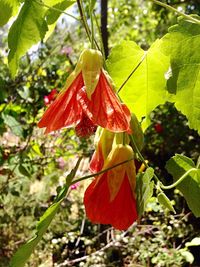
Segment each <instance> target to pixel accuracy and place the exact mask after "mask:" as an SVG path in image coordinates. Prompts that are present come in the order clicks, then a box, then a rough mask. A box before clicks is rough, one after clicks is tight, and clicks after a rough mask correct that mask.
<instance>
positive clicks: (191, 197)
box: [166, 154, 200, 217]
mask: <svg viewBox="0 0 200 267" xmlns="http://www.w3.org/2000/svg"><path fill="white" fill-rule="evenodd" d="M166 168H167V170H168V172H169V173H170V174H171V175H172V176H173V179H174V181H177V180H178V179H179V178H180V177H181V176H183V175H184V174H185V173H186V172H187V171H190V170H191V169H193V171H191V172H189V174H188V175H187V176H186V178H185V179H184V180H183V181H182V182H181V183H180V184H178V185H177V188H178V189H179V190H180V191H181V193H182V194H183V196H184V198H185V199H186V201H187V204H188V206H189V208H190V209H191V210H192V212H193V213H194V215H195V216H196V217H200V205H199V202H200V169H195V164H194V162H193V161H192V160H191V159H190V158H188V157H186V156H183V155H179V154H177V155H175V156H174V157H172V158H171V159H170V160H169V161H168V162H167V164H166Z"/></svg>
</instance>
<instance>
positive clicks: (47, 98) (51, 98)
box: [44, 89, 58, 106]
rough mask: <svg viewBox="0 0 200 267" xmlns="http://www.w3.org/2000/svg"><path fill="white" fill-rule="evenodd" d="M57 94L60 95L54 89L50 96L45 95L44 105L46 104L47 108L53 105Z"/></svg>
mask: <svg viewBox="0 0 200 267" xmlns="http://www.w3.org/2000/svg"><path fill="white" fill-rule="evenodd" d="M57 94H58V92H57V90H56V89H53V90H52V91H51V92H50V94H48V95H45V96H44V104H45V106H48V105H49V104H51V103H52V102H53V101H54V99H55V98H56V96H57Z"/></svg>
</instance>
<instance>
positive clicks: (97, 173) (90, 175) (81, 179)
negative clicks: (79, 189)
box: [71, 158, 134, 184]
mask: <svg viewBox="0 0 200 267" xmlns="http://www.w3.org/2000/svg"><path fill="white" fill-rule="evenodd" d="M131 160H134V158H130V159H128V160H125V161H122V162H119V163H118V164H115V165H113V166H111V167H109V168H107V169H104V170H102V171H100V172H96V173H93V174H89V175H86V176H83V177H81V178H77V179H76V180H74V181H72V183H71V184H75V183H77V182H80V181H83V180H86V179H88V178H92V177H95V176H98V175H100V174H102V173H104V172H107V171H109V170H112V169H114V168H116V167H118V166H120V165H122V164H125V163H127V162H129V161H131Z"/></svg>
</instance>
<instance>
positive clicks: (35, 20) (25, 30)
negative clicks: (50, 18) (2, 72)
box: [8, 0, 48, 76]
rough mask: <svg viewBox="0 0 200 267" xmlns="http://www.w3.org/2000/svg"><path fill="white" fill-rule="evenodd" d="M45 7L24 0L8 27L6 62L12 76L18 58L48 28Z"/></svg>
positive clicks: (37, 40)
mask: <svg viewBox="0 0 200 267" xmlns="http://www.w3.org/2000/svg"><path fill="white" fill-rule="evenodd" d="M45 12H46V9H45V8H44V7H42V6H41V5H40V4H38V3H36V2H35V1H28V0H26V1H25V3H24V5H23V7H22V8H21V10H20V13H19V15H18V17H17V19H16V21H15V22H14V23H13V25H12V27H11V28H10V31H9V35H8V46H9V49H10V51H9V55H8V63H9V68H10V71H11V74H12V76H14V75H15V74H16V72H17V69H18V61H19V59H20V58H21V57H22V56H23V55H24V54H25V53H26V52H27V50H28V49H29V48H31V47H32V45H34V44H37V43H38V42H39V41H40V40H41V39H43V38H44V36H45V33H46V31H47V30H48V28H47V24H46V21H45V20H44V14H45Z"/></svg>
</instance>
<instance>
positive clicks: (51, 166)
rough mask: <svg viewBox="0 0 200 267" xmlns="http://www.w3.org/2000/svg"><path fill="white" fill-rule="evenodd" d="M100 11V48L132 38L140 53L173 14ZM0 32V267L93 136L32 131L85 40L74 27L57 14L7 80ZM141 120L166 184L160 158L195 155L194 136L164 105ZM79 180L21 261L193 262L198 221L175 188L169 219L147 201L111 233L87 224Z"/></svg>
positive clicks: (140, 5) (140, 6)
mask: <svg viewBox="0 0 200 267" xmlns="http://www.w3.org/2000/svg"><path fill="white" fill-rule="evenodd" d="M168 3H169V4H172V5H173V6H174V7H180V8H182V11H186V12H187V13H190V12H191V11H192V12H193V13H199V10H200V3H199V1H184V2H183V3H182V2H179V1H168ZM176 3H177V4H176ZM98 8H99V7H98V6H97V7H96V12H97V13H98V11H99V10H98ZM97 16H98V17H99V14H97ZM108 16H109V19H108V30H109V47H110V48H111V47H112V46H114V45H116V44H117V43H118V42H119V41H120V40H122V39H125V40H134V41H136V42H137V43H138V44H139V45H141V46H142V48H144V49H146V48H148V47H149V46H150V45H151V44H152V43H153V42H154V41H155V40H156V38H159V37H161V36H162V35H163V34H165V33H166V32H167V29H168V27H169V26H171V25H173V24H174V23H176V17H175V15H174V14H172V13H171V12H169V11H167V10H165V9H164V8H161V7H159V6H156V5H153V4H152V3H150V2H149V1H142V0H141V1H139V0H137V1H136V0H135V1H126V3H124V1H121V0H120V1H115V0H110V1H109V9H108ZM75 27H77V30H75ZM3 29H4V31H1V35H0V46H1V49H0V144H1V146H0V259H1V260H0V266H1V267H5V266H8V262H9V260H10V258H11V256H12V255H13V252H14V251H16V249H17V248H18V247H19V246H20V245H21V244H22V243H24V242H25V241H26V240H27V238H29V237H30V236H32V235H33V233H34V229H35V224H36V221H37V220H38V219H39V217H40V216H41V215H42V214H43V213H44V211H45V210H46V209H47V207H48V206H49V205H50V204H51V203H52V201H53V200H54V198H55V195H56V189H58V188H59V186H60V185H62V184H63V183H64V179H65V177H66V175H67V173H68V172H69V170H70V169H71V168H72V167H73V164H74V160H75V158H76V157H77V155H79V154H84V155H85V158H84V161H83V162H84V164H82V166H81V172H80V176H81V175H82V174H84V173H87V162H88V157H89V156H90V155H91V153H92V142H93V140H92V138H91V139H89V140H84V139H79V138H78V137H76V135H75V134H74V131H73V130H67V129H64V130H62V131H61V132H59V133H53V134H50V135H48V136H44V135H43V131H42V130H41V129H38V128H37V122H38V120H39V118H40V117H41V115H42V114H43V111H44V109H45V105H44V96H45V95H48V94H49V93H50V92H51V91H52V90H53V89H55V88H56V89H57V90H58V91H60V90H61V89H62V87H63V85H64V84H65V81H66V78H67V76H68V75H69V73H70V72H71V71H72V69H73V68H74V65H75V64H76V61H77V58H78V56H79V53H80V51H81V50H82V49H83V47H84V45H85V46H87V45H88V44H87V42H86V40H85V39H86V37H85V34H84V31H83V29H82V27H81V26H80V25H78V24H77V23H76V22H75V23H74V22H71V23H70V24H69V23H68V22H67V21H66V20H65V19H62V21H61V22H60V23H59V24H58V26H57V28H56V30H55V32H54V33H53V35H52V36H50V38H49V39H48V41H47V42H46V43H41V44H40V45H39V47H38V48H37V49H36V51H32V52H29V53H28V54H26V56H24V57H23V60H22V61H21V63H20V72H19V74H18V76H17V77H16V78H15V79H14V80H13V79H11V77H10V74H9V71H8V68H7V60H6V53H7V47H6V42H5V41H6V38H7V34H6V32H7V26H4V28H3ZM151 121H152V124H151V126H150V127H149V128H148V129H147V130H146V133H145V147H144V149H143V154H144V155H145V158H147V159H148V161H149V163H150V165H151V166H153V167H156V171H157V172H158V173H159V175H160V177H161V179H162V181H163V183H165V184H169V183H170V182H171V181H172V178H171V176H169V174H167V172H166V169H165V163H166V161H167V160H168V159H169V158H170V157H171V156H173V155H174V154H175V153H182V154H185V155H187V156H188V157H191V158H192V159H194V160H196V159H197V157H198V151H200V147H199V146H200V139H199V136H198V135H197V133H196V132H195V131H193V130H190V129H189V127H188V125H187V120H186V118H185V117H184V116H183V115H181V114H180V113H179V112H177V111H176V109H175V108H174V106H173V104H169V103H167V104H166V105H164V106H160V107H158V108H157V109H156V110H155V111H154V112H153V113H152V115H151ZM85 186H86V185H85V183H82V184H81V185H80V186H79V187H78V188H77V189H76V190H73V191H72V192H71V193H70V195H69V197H68V198H66V200H65V201H64V202H63V203H62V208H61V209H60V210H59V212H58V214H57V216H56V218H55V220H54V221H53V223H52V225H51V226H50V228H49V230H48V232H47V234H46V235H45V236H44V238H43V240H42V241H41V243H40V244H39V246H38V247H37V249H36V251H35V252H34V254H33V255H32V257H31V259H30V262H29V264H28V265H27V266H31V267H37V266H40V267H42V266H43V267H50V266H60V267H61V266H110V267H111V266H187V264H188V262H189V260H190V259H191V254H190V252H193V253H194V257H195V259H194V264H197V266H198V264H200V261H199V260H200V259H198V253H195V249H192V248H191V249H190V248H187V247H185V244H186V242H188V241H191V240H192V239H193V238H194V237H196V236H199V235H200V229H199V220H198V219H195V218H194V216H193V215H192V214H191V213H190V212H189V209H188V207H187V205H186V203H185V200H184V199H183V198H182V196H181V195H180V193H179V192H178V191H176V190H175V192H174V191H173V190H171V191H170V192H169V194H168V196H169V197H170V198H172V196H173V198H174V204H175V205H174V207H175V209H176V211H177V215H175V216H174V215H171V214H167V213H165V211H163V209H162V208H161V207H160V205H159V204H158V203H157V202H156V201H155V199H154V200H152V202H150V203H149V204H148V207H147V210H146V213H145V215H144V217H143V218H142V220H141V222H140V223H139V226H138V227H137V228H135V227H133V228H131V229H130V230H129V231H127V232H125V233H120V232H118V231H114V230H113V229H112V228H106V229H102V226H99V225H92V224H91V223H90V222H89V221H87V219H86V218H85V213H84V207H83V192H84V189H85ZM81 257H85V258H82V260H81ZM79 258H80V259H79ZM189 258H190V259H189ZM65 261H66V263H65V264H64V263H63V262H65ZM56 264H57V265H56Z"/></svg>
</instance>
